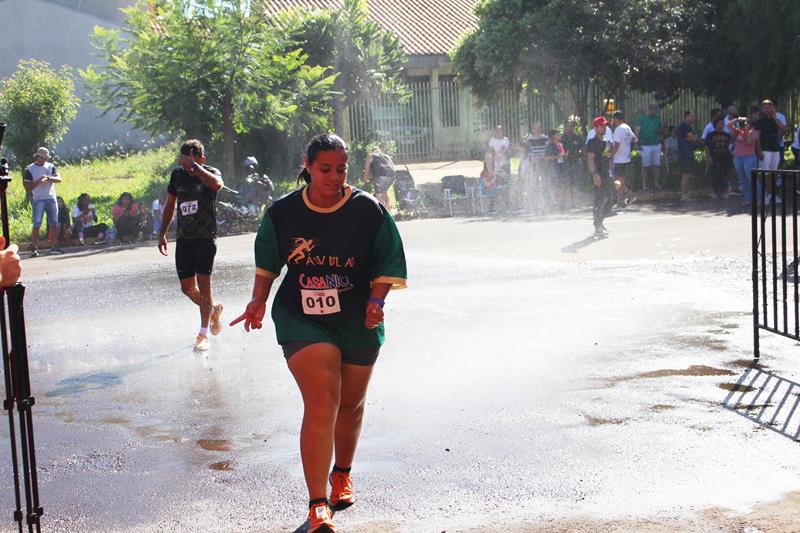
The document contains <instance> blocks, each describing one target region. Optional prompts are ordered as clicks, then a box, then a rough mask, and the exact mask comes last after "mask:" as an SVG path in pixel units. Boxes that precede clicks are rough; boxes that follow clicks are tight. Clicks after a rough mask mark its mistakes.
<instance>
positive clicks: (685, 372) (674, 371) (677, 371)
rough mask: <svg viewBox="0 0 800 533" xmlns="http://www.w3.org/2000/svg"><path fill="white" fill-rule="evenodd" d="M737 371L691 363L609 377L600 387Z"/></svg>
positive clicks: (722, 374) (720, 374) (733, 373)
mask: <svg viewBox="0 0 800 533" xmlns="http://www.w3.org/2000/svg"><path fill="white" fill-rule="evenodd" d="M733 375H736V373H735V372H733V371H731V370H725V369H724V368H714V367H713V366H706V365H691V366H689V367H687V368H664V369H661V370H650V371H648V372H640V373H639V374H633V375H631V376H622V377H618V378H613V379H609V380H607V381H606V382H605V385H603V386H602V387H599V388H611V387H614V386H616V385H618V384H619V383H625V382H628V381H635V380H637V379H658V378H667V377H676V376H681V377H686V376H688V377H707V376H733Z"/></svg>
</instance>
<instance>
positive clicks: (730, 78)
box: [686, 0, 800, 105]
mask: <svg viewBox="0 0 800 533" xmlns="http://www.w3.org/2000/svg"><path fill="white" fill-rule="evenodd" d="M798 36H800V9H798V5H797V2H796V1H795V0H763V1H761V2H751V1H748V0H709V1H707V2H706V3H705V6H704V11H703V14H702V16H701V17H700V24H697V25H696V26H695V28H694V31H693V32H692V34H691V35H690V36H689V39H688V41H689V43H690V51H689V54H688V56H689V57H690V58H691V61H690V62H689V65H688V67H687V69H686V84H687V85H688V86H689V87H691V88H692V89H694V90H695V91H697V92H698V93H701V94H707V95H709V96H713V97H714V98H716V99H717V101H718V102H720V103H721V104H728V103H731V102H740V103H741V104H742V105H745V104H747V103H752V102H755V101H759V100H762V99H765V98H772V99H775V98H783V97H785V96H786V95H787V94H789V93H790V92H791V91H792V90H794V89H796V88H797V87H798V86H800V42H798Z"/></svg>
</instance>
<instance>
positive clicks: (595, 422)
mask: <svg viewBox="0 0 800 533" xmlns="http://www.w3.org/2000/svg"><path fill="white" fill-rule="evenodd" d="M583 417H584V418H585V419H586V421H587V422H588V423H589V425H590V426H592V427H597V426H619V425H620V424H624V423H625V422H627V421H628V420H630V419H629V418H597V417H594V416H588V415H583Z"/></svg>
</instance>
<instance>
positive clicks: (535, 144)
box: [525, 121, 549, 210]
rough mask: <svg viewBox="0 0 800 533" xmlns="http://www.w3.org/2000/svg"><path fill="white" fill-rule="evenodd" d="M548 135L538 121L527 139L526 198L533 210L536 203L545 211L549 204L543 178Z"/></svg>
mask: <svg viewBox="0 0 800 533" xmlns="http://www.w3.org/2000/svg"><path fill="white" fill-rule="evenodd" d="M548 140H549V139H548V137H547V135H545V134H544V133H542V123H541V122H539V121H536V122H534V123H533V125H532V126H531V133H530V135H528V137H527V138H526V139H525V145H526V147H527V152H528V154H527V157H528V162H529V166H528V173H527V180H526V182H525V189H526V190H525V196H526V197H527V198H528V208H529V209H532V208H533V205H534V202H537V203H538V205H539V206H540V209H542V210H543V209H544V206H545V205H546V204H547V201H546V199H545V197H546V196H547V195H548V194H549V189H548V187H547V183H546V178H545V176H543V171H544V164H543V163H544V155H545V147H546V146H547V141H548Z"/></svg>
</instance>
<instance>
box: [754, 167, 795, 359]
mask: <svg viewBox="0 0 800 533" xmlns="http://www.w3.org/2000/svg"><path fill="white" fill-rule="evenodd" d="M798 185H800V171H796V170H753V171H752V175H751V194H752V196H751V198H752V200H751V229H752V254H753V356H754V358H755V359H758V358H759V357H760V356H761V353H760V346H759V334H760V332H761V331H762V330H763V331H768V332H770V333H775V334H777V335H782V336H784V337H788V338H790V339H794V340H797V341H800V291H799V290H798V289H799V287H798V261H797V258H798V233H797V232H798V221H797V203H798V199H797V196H798Z"/></svg>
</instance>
